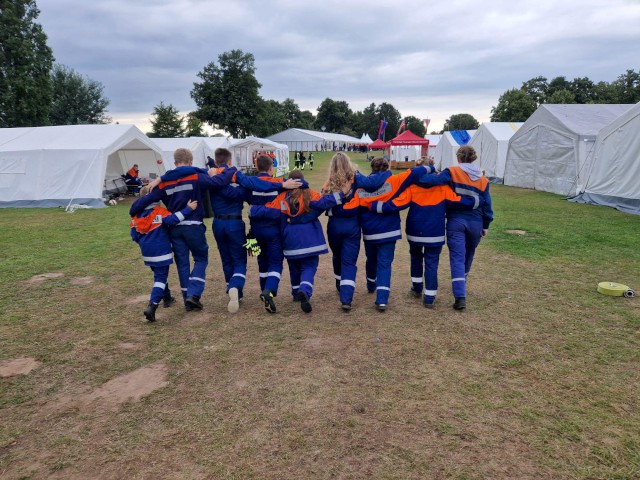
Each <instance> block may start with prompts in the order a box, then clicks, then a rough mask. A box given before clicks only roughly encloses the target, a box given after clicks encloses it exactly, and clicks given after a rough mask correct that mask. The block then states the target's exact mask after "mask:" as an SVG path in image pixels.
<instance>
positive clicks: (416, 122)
mask: <svg viewBox="0 0 640 480" xmlns="http://www.w3.org/2000/svg"><path fill="white" fill-rule="evenodd" d="M404 123H405V127H406V129H407V130H410V131H411V132H413V133H415V134H416V135H418V136H419V137H424V136H425V135H426V133H427V129H426V128H425V127H424V122H423V121H422V120H420V119H419V118H418V117H414V116H413V115H409V116H408V117H405V119H404Z"/></svg>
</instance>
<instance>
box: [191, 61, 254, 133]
mask: <svg viewBox="0 0 640 480" xmlns="http://www.w3.org/2000/svg"><path fill="white" fill-rule="evenodd" d="M218 62H219V64H216V63H215V62H212V63H210V64H209V65H207V66H206V67H205V68H204V70H203V71H201V72H199V73H198V77H200V78H201V79H202V82H200V83H194V84H193V90H191V98H193V100H194V101H195V103H196V105H197V106H198V109H197V111H196V115H197V117H198V118H199V119H200V120H202V121H203V122H206V123H208V124H210V125H211V126H213V127H216V128H221V129H224V130H226V131H228V132H229V133H230V134H231V135H233V136H234V137H238V138H242V137H245V136H247V135H249V134H251V133H253V130H254V128H255V127H256V123H257V116H258V111H259V109H260V107H261V101H262V99H261V98H260V95H259V94H258V91H259V89H260V87H261V85H260V83H259V82H258V80H257V79H256V77H255V65H254V63H255V60H254V57H253V55H252V54H251V53H244V52H243V51H242V50H232V51H230V52H225V53H222V54H221V55H220V56H219V57H218Z"/></svg>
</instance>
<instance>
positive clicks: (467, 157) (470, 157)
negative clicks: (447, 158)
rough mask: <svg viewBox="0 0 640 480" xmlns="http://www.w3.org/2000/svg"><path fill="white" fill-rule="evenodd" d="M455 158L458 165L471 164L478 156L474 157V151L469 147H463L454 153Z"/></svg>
mask: <svg viewBox="0 0 640 480" xmlns="http://www.w3.org/2000/svg"><path fill="white" fill-rule="evenodd" d="M456 158H457V159H458V162H460V163H472V162H475V161H476V160H477V159H478V155H476V150H475V149H474V148H473V147H470V146H469V145H463V146H462V147H460V148H459V149H458V151H457V152H456Z"/></svg>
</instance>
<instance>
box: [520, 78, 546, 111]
mask: <svg viewBox="0 0 640 480" xmlns="http://www.w3.org/2000/svg"><path fill="white" fill-rule="evenodd" d="M520 90H522V91H524V92H526V94H527V95H528V96H529V97H531V99H532V100H533V101H534V102H535V103H536V106H537V107H538V106H540V105H542V104H543V103H545V101H546V98H547V95H548V91H549V84H548V83H547V78H546V77H542V76H540V77H535V78H532V79H531V80H527V81H526V82H523V83H522V87H520Z"/></svg>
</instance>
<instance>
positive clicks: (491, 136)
mask: <svg viewBox="0 0 640 480" xmlns="http://www.w3.org/2000/svg"><path fill="white" fill-rule="evenodd" d="M521 126H522V123H514V122H486V123H483V124H482V125H480V128H478V130H477V131H476V133H475V134H474V135H473V137H472V138H471V140H470V141H469V143H468V145H469V146H471V147H473V148H475V150H476V153H477V154H478V160H477V161H476V164H477V165H478V166H479V167H480V168H482V169H483V170H484V174H485V176H486V177H487V178H488V179H489V180H490V181H491V182H493V183H502V179H503V178H504V164H505V162H506V160H507V149H508V148H509V139H510V138H511V137H512V136H513V135H514V134H515V133H516V132H517V131H518V129H519V128H520V127H521Z"/></svg>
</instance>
